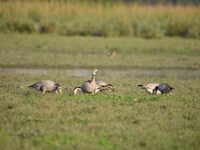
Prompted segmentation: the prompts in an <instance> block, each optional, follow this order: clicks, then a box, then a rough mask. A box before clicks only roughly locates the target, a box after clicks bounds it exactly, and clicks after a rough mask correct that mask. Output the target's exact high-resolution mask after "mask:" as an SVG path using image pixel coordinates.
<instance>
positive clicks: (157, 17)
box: [0, 1, 200, 38]
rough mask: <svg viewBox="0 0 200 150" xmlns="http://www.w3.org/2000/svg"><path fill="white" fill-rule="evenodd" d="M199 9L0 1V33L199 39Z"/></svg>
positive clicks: (118, 4)
mask: <svg viewBox="0 0 200 150" xmlns="http://www.w3.org/2000/svg"><path fill="white" fill-rule="evenodd" d="M199 26H200V11H199V6H197V7H195V6H175V7H174V6H170V5H167V6H163V5H156V6H141V5H136V4H131V5H124V4H121V3H117V4H112V5H111V4H100V3H97V4H90V3H72V2H63V1H50V2H47V1H23V2H22V1H14V2H0V32H27V33H33V32H39V33H58V34H62V35H87V36H88V35H89V36H136V37H145V38H154V37H162V36H181V37H191V38H199V37H200V28H199Z"/></svg>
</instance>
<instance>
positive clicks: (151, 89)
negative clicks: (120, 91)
mask: <svg viewBox="0 0 200 150" xmlns="http://www.w3.org/2000/svg"><path fill="white" fill-rule="evenodd" d="M137 86H139V87H141V88H142V89H145V90H146V91H147V92H148V93H150V94H153V93H154V89H155V87H157V86H159V84H158V83H149V84H146V85H143V84H139V85H137ZM155 92H158V93H157V94H159V91H155Z"/></svg>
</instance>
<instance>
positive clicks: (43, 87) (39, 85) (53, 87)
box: [28, 80, 62, 94]
mask: <svg viewBox="0 0 200 150" xmlns="http://www.w3.org/2000/svg"><path fill="white" fill-rule="evenodd" d="M28 88H34V89H36V90H39V91H42V93H43V94H44V93H46V92H51V91H54V92H55V93H62V88H61V86H60V85H59V84H58V83H55V82H54V81H51V80H42V81H39V82H36V83H34V84H32V85H30V86H28Z"/></svg>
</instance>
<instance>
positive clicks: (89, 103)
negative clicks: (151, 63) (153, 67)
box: [0, 74, 200, 150]
mask: <svg viewBox="0 0 200 150" xmlns="http://www.w3.org/2000/svg"><path fill="white" fill-rule="evenodd" d="M98 78H101V79H104V80H106V81H110V82H111V83H112V84H113V85H114V86H115V87H116V92H111V91H110V92H109V91H107V92H104V93H98V94H96V95H82V94H79V95H77V96H72V95H71V94H72V89H73V87H75V86H77V85H79V84H81V83H82V81H84V80H85V77H66V76H64V75H60V76H59V77H58V76H55V75H53V74H52V75H49V76H44V75H37V76H36V75H17V74H1V75H0V120H1V122H0V137H1V138H0V147H1V149H20V150H21V149H37V150H38V149H79V150H88V149H98V150H99V149H102V150H104V149H110V150H121V149H152V150H153V149H163V150H177V149H181V150H188V149H190V150H197V149H198V148H199V146H200V143H199V141H200V130H199V129H200V118H199V114H200V98H199V97H200V94H199V90H200V86H199V83H200V80H199V79H187V80H185V79H179V78H174V77H173V78H170V77H169V78H168V77H167V78H161V79H160V78H144V77H138V78H135V77H126V76H124V78H123V77H122V78H119V77H112V78H111V77H109V76H101V77H99V76H98ZM41 79H51V80H55V81H57V82H59V83H61V85H62V87H63V88H64V91H63V92H64V93H63V94H62V95H56V94H53V93H47V94H45V95H42V94H41V93H40V92H37V91H34V90H29V89H27V86H28V85H29V84H31V83H33V82H35V81H38V80H41ZM149 81H154V82H166V81H169V82H170V84H172V85H173V86H174V87H175V89H176V90H175V92H174V95H171V96H169V95H162V96H152V95H149V94H147V93H146V92H144V91H142V90H141V89H138V88H137V87H136V85H137V84H139V83H144V82H149Z"/></svg>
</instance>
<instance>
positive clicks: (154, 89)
mask: <svg viewBox="0 0 200 150" xmlns="http://www.w3.org/2000/svg"><path fill="white" fill-rule="evenodd" d="M97 72H98V70H97V69H94V70H93V71H92V79H91V80H87V81H84V82H83V83H82V85H81V86H77V87H75V88H74V90H73V95H76V94H77V93H78V92H79V93H80V92H82V93H84V94H95V93H97V92H99V91H100V92H102V91H104V90H108V89H111V90H112V91H115V88H114V87H113V85H112V84H110V83H107V82H105V81H102V80H96V79H95V76H96V73H97ZM137 86H138V87H140V88H141V89H145V90H146V91H147V92H148V93H150V94H171V91H172V90H173V89H174V88H173V87H171V86H170V85H169V84H168V83H160V84H159V83H149V84H145V85H142V84H140V85H137ZM28 87H29V88H34V89H36V90H38V91H41V92H42V93H43V94H44V93H46V92H51V91H54V92H55V93H60V94H61V93H62V88H61V86H60V84H58V83H55V82H54V81H51V80H42V81H39V82H37V83H34V84H32V85H30V86H28Z"/></svg>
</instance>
